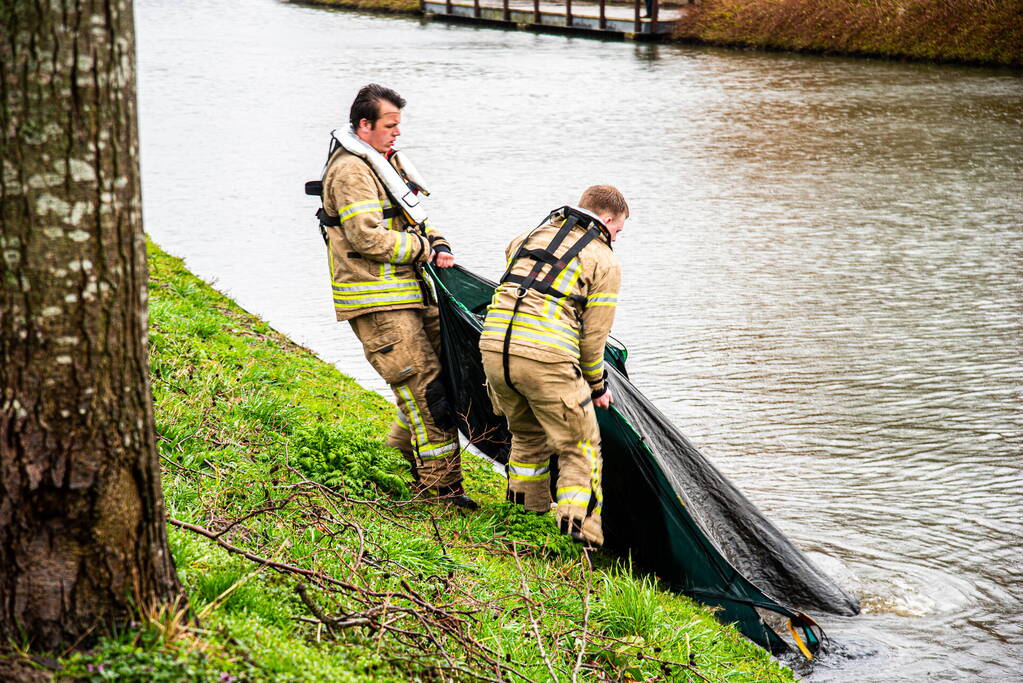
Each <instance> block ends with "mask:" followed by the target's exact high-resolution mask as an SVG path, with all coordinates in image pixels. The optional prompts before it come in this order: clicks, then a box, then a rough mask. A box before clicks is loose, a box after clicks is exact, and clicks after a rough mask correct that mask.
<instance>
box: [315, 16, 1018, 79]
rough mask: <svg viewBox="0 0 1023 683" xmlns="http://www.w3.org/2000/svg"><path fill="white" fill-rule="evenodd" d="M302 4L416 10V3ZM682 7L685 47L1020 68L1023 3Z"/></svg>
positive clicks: (680, 36)
mask: <svg viewBox="0 0 1023 683" xmlns="http://www.w3.org/2000/svg"><path fill="white" fill-rule="evenodd" d="M301 2H302V4H316V5H328V6H334V7H344V8H349V9H361V10H369V11H377V12H392V13H402V14H416V13H418V12H419V0H301ZM665 4H666V5H669V4H671V3H670V2H666V3H665ZM685 7H686V14H685V17H684V18H683V19H682V20H681V21H680V22H679V23H678V24H677V26H676V29H675V32H674V34H673V37H674V39H675V40H679V41H684V42H698V43H709V44H714V45H725V46H738V47H753V48H765V49H775V50H794V51H800V52H815V53H824V54H845V55H863V56H872V57H889V58H903V59H921V60H935V61H943V62H961V63H976V64H995V65H1003V66H1015V67H1019V66H1023V0H699V3H698V4H692V5H687V6H685Z"/></svg>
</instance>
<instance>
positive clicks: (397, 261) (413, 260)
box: [323, 148, 451, 320]
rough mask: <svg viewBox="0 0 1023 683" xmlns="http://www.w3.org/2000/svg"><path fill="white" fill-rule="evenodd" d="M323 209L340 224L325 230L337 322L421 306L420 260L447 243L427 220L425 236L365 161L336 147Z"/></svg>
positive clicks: (445, 248)
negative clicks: (396, 206)
mask: <svg viewBox="0 0 1023 683" xmlns="http://www.w3.org/2000/svg"><path fill="white" fill-rule="evenodd" d="M323 209H324V211H325V212H326V214H327V215H328V216H331V217H337V218H338V219H339V220H340V223H341V224H340V226H329V227H327V228H326V232H327V239H328V244H329V246H328V255H329V258H330V274H331V286H332V288H333V290H334V309H335V311H336V312H337V319H338V320H349V319H351V318H354V317H356V316H360V315H363V314H365V313H373V312H377V311H388V310H395V309H400V308H422V307H423V305H424V303H425V302H424V298H423V286H422V280H421V277H420V276H419V274H418V272H417V266H418V264H421V263H424V262H426V260H427V259H428V258H429V256H430V250H431V248H432V249H436V250H439V251H450V249H451V248H450V245H448V242H447V240H445V239H444V237H443V235H441V234H440V233H439V232H438V231H437V230H435V229H434V228H433V227H431V226H430V224H429V221H427V223H426V235H425V236H424V235H423V234H421V233H420V232H418V230H417V229H416V228H415V226H412V225H411V224H410V222H409V221H408V220H407V219H406V218H405V216H404V215H403V214H402V213H401V212H400V211H398V210H397V209H396V208H395V207H392V206H391V201H390V199H389V198H388V195H387V191H386V190H385V189H384V185H383V184H382V183H381V182H380V179H379V178H377V177H376V174H375V173H374V172H373V170H372V169H371V168H370V166H369V164H367V163H366V162H365V161H363V160H362V159H360V158H359V157H357V156H355V155H354V154H351V153H349V152H348V151H346V150H345V149H343V148H341V149H338V150H337V151H336V152H335V153H334V155H333V156H332V157H331V158H330V160H329V161H328V162H327V170H326V171H325V172H324V174H323Z"/></svg>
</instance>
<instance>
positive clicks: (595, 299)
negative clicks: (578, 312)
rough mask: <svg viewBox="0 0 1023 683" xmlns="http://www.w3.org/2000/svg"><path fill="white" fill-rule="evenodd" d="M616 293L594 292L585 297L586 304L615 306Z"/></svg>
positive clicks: (616, 303)
mask: <svg viewBox="0 0 1023 683" xmlns="http://www.w3.org/2000/svg"><path fill="white" fill-rule="evenodd" d="M617 305H618V295H617V294H613V293H611V292H594V293H593V294H590V295H589V296H588V297H586V306H587V307H589V306H617Z"/></svg>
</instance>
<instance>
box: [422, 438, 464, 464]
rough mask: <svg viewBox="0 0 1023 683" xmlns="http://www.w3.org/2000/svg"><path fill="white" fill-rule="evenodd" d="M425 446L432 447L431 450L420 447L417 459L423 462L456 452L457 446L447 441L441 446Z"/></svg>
mask: <svg viewBox="0 0 1023 683" xmlns="http://www.w3.org/2000/svg"><path fill="white" fill-rule="evenodd" d="M426 446H433V447H432V448H425V449H424V447H422V446H421V447H420V449H419V457H420V458H421V459H423V460H437V459H438V458H444V457H447V456H448V455H450V454H451V453H454V452H455V451H457V450H458V444H457V443H455V442H454V441H447V442H445V443H443V444H426Z"/></svg>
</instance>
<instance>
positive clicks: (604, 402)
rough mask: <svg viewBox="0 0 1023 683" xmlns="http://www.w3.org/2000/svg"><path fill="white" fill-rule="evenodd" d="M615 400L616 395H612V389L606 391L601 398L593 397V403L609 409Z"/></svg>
mask: <svg viewBox="0 0 1023 683" xmlns="http://www.w3.org/2000/svg"><path fill="white" fill-rule="evenodd" d="M614 402H615V400H614V397H612V396H611V390H610V389H608V390H607V391H606V392H604V395H603V396H601V397H600V398H595V399H593V405H595V406H597V407H598V408H603V409H604V410H607V408H608V406H610V405H611V404H612V403H614Z"/></svg>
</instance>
